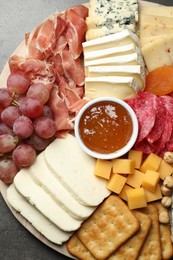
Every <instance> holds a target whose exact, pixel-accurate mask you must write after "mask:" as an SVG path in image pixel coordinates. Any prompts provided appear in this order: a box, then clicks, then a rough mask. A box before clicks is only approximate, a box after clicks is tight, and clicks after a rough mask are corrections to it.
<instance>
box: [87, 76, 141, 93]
mask: <svg viewBox="0 0 173 260" xmlns="http://www.w3.org/2000/svg"><path fill="white" fill-rule="evenodd" d="M91 82H95V83H96V84H97V85H98V86H99V84H100V83H104V84H105V88H106V90H108V89H107V87H106V85H107V84H108V85H109V84H113V85H114V86H119V87H122V86H123V85H124V84H125V85H127V86H129V87H131V88H132V89H134V91H136V92H139V91H140V89H141V86H140V85H139V84H138V82H137V81H135V79H134V78H133V77H121V76H102V77H101V76H100V77H91V78H89V77H87V78H85V88H86V91H87V86H88V85H89V83H91ZM107 96H110V95H109V92H108V94H107Z"/></svg>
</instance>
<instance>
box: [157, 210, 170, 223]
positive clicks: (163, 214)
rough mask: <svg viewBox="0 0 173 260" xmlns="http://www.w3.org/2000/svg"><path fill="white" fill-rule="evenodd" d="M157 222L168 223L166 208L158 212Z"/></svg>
mask: <svg viewBox="0 0 173 260" xmlns="http://www.w3.org/2000/svg"><path fill="white" fill-rule="evenodd" d="M159 222H160V223H162V224H168V223H169V222H170V219H169V214H168V212H167V211H166V210H164V211H162V212H161V213H160V214H159Z"/></svg>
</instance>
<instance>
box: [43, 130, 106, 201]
mask: <svg viewBox="0 0 173 260" xmlns="http://www.w3.org/2000/svg"><path fill="white" fill-rule="evenodd" d="M44 155H45V159H46V162H47V165H48V167H49V168H50V169H51V170H52V172H53V173H54V175H55V176H56V178H58V179H59V181H60V182H61V183H62V184H63V185H64V187H65V188H66V189H68V190H69V192H70V193H71V194H72V196H74V197H75V198H76V199H77V200H78V201H80V203H82V204H84V205H88V206H97V205H99V204H100V203H101V202H102V201H103V199H104V198H106V197H107V196H109V194H110V191H109V190H108V189H107V188H106V180H104V179H101V178H98V177H96V176H95V175H94V169H95V164H96V160H95V159H94V158H92V157H90V156H89V155H87V154H86V153H85V152H84V151H83V150H82V149H81V148H80V146H79V144H78V143H77V140H76V138H75V137H74V136H72V135H70V134H69V135H67V137H66V138H65V139H56V140H54V141H53V142H52V143H51V144H50V145H49V146H48V147H47V148H46V149H45V151H44Z"/></svg>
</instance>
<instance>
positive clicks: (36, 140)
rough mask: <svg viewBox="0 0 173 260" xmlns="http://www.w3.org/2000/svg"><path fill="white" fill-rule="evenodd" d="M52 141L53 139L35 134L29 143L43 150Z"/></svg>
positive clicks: (36, 148) (38, 149)
mask: <svg viewBox="0 0 173 260" xmlns="http://www.w3.org/2000/svg"><path fill="white" fill-rule="evenodd" d="M51 141H52V139H43V138H41V137H40V136H38V135H36V134H33V135H31V137H30V138H29V140H28V141H27V143H28V144H30V145H32V147H34V149H35V150H36V151H43V150H44V149H45V148H46V147H47V146H48V145H49V144H50V142H51Z"/></svg>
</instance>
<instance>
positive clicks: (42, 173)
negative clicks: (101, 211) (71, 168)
mask: <svg viewBox="0 0 173 260" xmlns="http://www.w3.org/2000/svg"><path fill="white" fill-rule="evenodd" d="M55 163H56V162H55ZM30 175H31V177H32V178H33V179H34V180H35V181H36V182H37V184H38V185H39V186H41V187H42V188H43V189H44V190H45V191H46V192H47V193H48V194H49V195H50V196H51V197H52V198H53V199H54V200H55V201H56V202H57V203H58V204H59V205H60V206H61V207H62V208H64V209H65V210H66V211H67V212H68V214H70V215H71V216H72V217H74V218H77V219H81V220H82V219H86V218H87V217H88V216H90V215H91V214H92V212H93V211H94V209H95V207H87V206H84V205H82V204H80V203H79V202H78V201H77V200H76V199H75V198H74V197H73V196H72V195H71V194H70V192H69V191H68V190H67V189H66V188H65V187H64V186H63V185H62V184H61V182H60V181H59V180H58V179H57V178H56V177H55V176H54V174H52V172H51V170H50V169H49V168H48V167H47V164H46V162H45V158H44V154H43V153H40V154H39V155H38V156H37V159H36V161H35V163H34V164H33V165H32V166H31V167H30Z"/></svg>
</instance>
